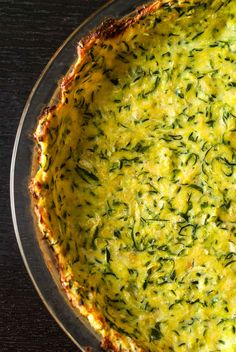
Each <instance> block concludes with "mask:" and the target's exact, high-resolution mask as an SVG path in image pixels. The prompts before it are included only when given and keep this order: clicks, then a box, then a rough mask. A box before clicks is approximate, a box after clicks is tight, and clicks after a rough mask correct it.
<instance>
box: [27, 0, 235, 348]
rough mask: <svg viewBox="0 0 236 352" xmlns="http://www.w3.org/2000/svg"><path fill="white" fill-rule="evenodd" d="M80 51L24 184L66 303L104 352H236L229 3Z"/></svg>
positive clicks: (185, 5) (194, 4) (218, 1)
mask: <svg viewBox="0 0 236 352" xmlns="http://www.w3.org/2000/svg"><path fill="white" fill-rule="evenodd" d="M78 52H79V58H78V62H77V63H76V65H75V67H74V70H73V72H72V73H71V74H70V75H69V77H68V76H67V78H66V79H65V80H64V81H63V83H62V91H61V98H60V101H59V103H58V104H57V105H56V106H54V107H52V108H50V109H47V110H46V111H45V112H44V114H43V115H42V117H41V119H40V121H39V124H38V127H37V130H36V133H35V135H36V139H37V143H38V155H39V156H38V158H39V159H38V165H39V168H38V171H37V173H36V175H35V176H34V177H33V179H32V181H31V191H32V192H33V194H34V196H35V204H36V205H35V208H36V212H37V214H38V219H39V226H40V228H41V231H42V232H43V233H44V236H45V237H46V238H47V239H48V241H49V243H50V245H51V247H52V248H53V250H54V252H55V254H56V256H57V258H58V263H59V268H60V272H61V280H62V283H63V286H64V288H65V289H66V291H67V294H68V297H69V298H70V300H71V301H72V303H73V304H74V305H75V306H76V307H78V308H79V310H80V312H81V313H82V314H84V315H86V316H87V317H88V319H89V321H90V323H91V324H92V326H93V327H94V328H95V330H96V331H98V332H100V333H101V335H102V336H103V343H104V348H107V349H108V348H109V349H110V350H114V351H150V352H159V351H163V352H167V351H176V352H179V351H193V352H197V351H201V352H203V351H204V352H207V351H209V352H215V351H229V352H231V351H232V352H233V351H236V182H235V181H236V0H211V1H209V0H205V1H203V0H202V1H193V0H190V1H182V0H179V1H172V2H170V3H167V2H155V3H154V4H152V5H150V8H149V10H148V11H146V13H145V14H143V15H142V16H141V15H140V16H139V18H138V19H136V20H133V21H130V23H129V24H128V25H126V26H124V28H123V29H122V30H120V31H119V33H115V34H114V33H113V35H109V34H108V35H106V34H104V33H103V34H101V35H100V37H99V36H98V37H96V38H95V39H93V43H92V44H91V45H87V47H86V45H85V47H82V44H80V46H79V50H78ZM104 341H105V342H104Z"/></svg>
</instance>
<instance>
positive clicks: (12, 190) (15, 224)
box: [10, 0, 152, 352]
mask: <svg viewBox="0 0 236 352" xmlns="http://www.w3.org/2000/svg"><path fill="white" fill-rule="evenodd" d="M122 2H123V5H126V8H127V7H128V6H130V8H132V6H133V8H132V11H133V10H134V9H135V8H137V7H139V6H140V5H144V4H147V3H149V2H152V1H150V0H149V1H148V0H146V1H145V0H142V1H138V0H132V1H130V0H129V1H128V3H129V5H127V4H125V3H126V1H124V0H108V1H107V2H106V3H105V4H104V5H103V6H101V7H100V8H99V9H98V10H97V11H95V12H93V13H92V14H91V15H90V16H89V17H88V18H86V19H85V20H84V21H83V22H82V23H81V24H80V25H79V26H78V27H77V28H76V29H75V30H74V31H73V32H72V33H71V34H70V35H69V36H68V37H67V38H66V40H65V41H64V42H63V43H62V45H61V46H60V47H59V48H58V49H57V51H56V52H55V53H54V55H53V56H52V57H51V59H50V60H49V62H48V63H47V65H46V66H45V68H44V69H43V71H42V73H41V74H40V76H39V78H38V79H37V81H36V83H35V84H34V86H33V88H32V90H31V93H30V95H29V97H28V99H27V101H26V104H25V107H24V109H23V112H22V115H21V118H20V121H19V125H18V128H17V133H16V137H15V142H14V147H13V152H12V158H11V167H10V204H11V214H12V221H13V227H14V231H15V236H16V240H17V243H18V247H19V250H20V254H21V257H22V259H23V262H24V265H25V268H26V270H27V272H28V275H29V276H30V279H31V281H32V283H33V285H34V288H35V289H36V291H37V293H38V295H39V296H40V298H41V300H42V302H43V303H44V305H45V306H46V308H47V310H48V311H49V313H50V315H51V316H52V317H53V319H54V320H55V321H56V322H57V324H58V325H59V326H60V327H61V329H62V330H63V331H64V333H65V334H66V335H67V336H68V337H69V338H70V339H71V340H72V341H73V342H74V344H75V345H76V346H77V347H78V348H80V349H81V350H82V351H83V352H86V348H85V347H83V346H82V345H81V343H80V341H78V340H77V339H76V338H75V337H74V336H73V335H72V333H71V332H70V331H69V329H68V328H67V327H65V325H64V324H63V322H62V321H61V320H60V318H59V317H58V316H57V313H56V312H54V310H53V308H52V306H51V305H50V303H49V302H48V301H47V299H46V297H45V292H43V289H42V287H41V286H40V284H39V283H38V282H37V280H36V278H35V276H34V274H33V273H32V269H31V266H30V264H29V259H28V258H27V255H26V253H25V249H24V246H23V243H22V238H21V234H20V231H19V228H18V221H17V214H16V205H15V200H16V196H15V168H16V163H17V160H16V159H17V155H18V154H17V153H18V148H19V143H20V138H21V135H22V132H23V128H24V122H25V120H26V118H27V114H28V111H29V108H30V106H31V103H32V101H33V99H34V96H35V93H36V92H37V89H38V88H39V85H40V84H41V82H42V81H43V79H44V78H45V77H46V75H47V73H48V71H49V69H50V68H51V66H52V65H53V63H54V61H55V60H56V59H57V58H58V56H59V54H60V53H61V52H62V50H63V49H64V48H65V47H66V45H67V44H69V43H70V41H71V40H72V39H73V38H74V37H76V36H77V35H79V33H80V31H81V30H82V29H84V28H85V27H86V25H88V24H89V23H90V22H91V21H93V20H95V22H96V23H95V25H94V26H93V28H96V26H98V25H99V24H100V23H101V22H102V20H101V19H100V18H99V19H96V16H98V15H100V16H103V13H104V17H103V20H104V19H105V18H107V17H111V16H112V5H114V4H116V3H117V4H118V5H117V6H118V7H119V4H120V3H121V5H122ZM109 9H110V10H111V13H109ZM106 10H108V11H106ZM132 11H125V15H128V14H129V13H131V12H132ZM106 12H108V14H107V13H106ZM122 16H124V15H123V14H119V16H118V17H119V18H120V17H122ZM89 32H90V30H88V32H87V34H88V33H89ZM82 37H84V35H83V36H82ZM69 68H70V65H69V66H68V69H69ZM32 154H33V153H32ZM30 163H31V161H30ZM28 176H29V177H30V175H28ZM39 249H40V248H39ZM45 265H46V264H45ZM52 280H53V278H52ZM67 304H68V307H69V306H70V303H69V302H67ZM81 326H82V325H81ZM84 329H86V326H85V325H84ZM87 330H88V331H85V333H86V332H89V330H90V329H89V328H87ZM90 338H91V337H90ZM94 339H96V344H97V345H98V346H99V340H98V339H97V337H95V335H94ZM89 345H90V343H89V341H88V346H89ZM97 351H101V349H100V347H98V348H97V349H96V352H97Z"/></svg>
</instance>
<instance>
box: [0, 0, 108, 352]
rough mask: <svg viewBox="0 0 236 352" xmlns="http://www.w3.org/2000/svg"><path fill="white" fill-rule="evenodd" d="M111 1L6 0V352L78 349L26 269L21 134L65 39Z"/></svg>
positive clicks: (1, 52)
mask: <svg viewBox="0 0 236 352" xmlns="http://www.w3.org/2000/svg"><path fill="white" fill-rule="evenodd" d="M105 2H106V0H69V1H65V0H51V1H49V0H40V1H39V0H33V1H32V0H28V1H23V0H0V17H1V18H0V71H1V72H0V181H1V182H0V351H1V352H6V351H7V352H39V351H40V352H41V351H44V352H75V351H78V349H77V348H76V347H75V346H74V344H73V343H72V342H71V341H70V340H69V338H67V336H66V335H65V334H64V333H63V332H62V331H61V329H60V328H59V327H58V325H57V324H56V322H54V320H53V319H52V318H51V316H50V315H49V313H48V312H47V310H46V308H45V307H44V305H43V303H42V302H41V300H40V298H39V297H38V295H37V293H36V292H35V290H34V287H33V285H32V283H31V281H30V279H29V277H28V274H27V273H26V270H25V267H24V265H23V262H22V259H21V256H20V253H19V250H18V246H17V243H16V240H15V235H14V230H13V226H12V220H11V213H10V201H9V171H10V160H11V154H12V148H13V143H14V138H15V133H16V130H17V126H18V123H19V120H20V116H21V113H22V110H23V108H24V104H25V102H26V100H27V97H28V95H29V93H30V91H31V89H32V87H33V85H34V83H35V81H36V80H37V78H38V76H39V74H40V73H41V71H42V70H43V68H44V66H45V65H46V64H47V62H48V60H49V59H50V57H51V56H52V55H53V53H54V52H55V51H56V49H57V48H58V47H59V46H60V44H61V43H62V42H63V41H64V39H65V38H66V37H67V36H68V35H69V34H70V33H71V32H72V31H73V30H74V29H75V28H76V27H77V26H78V25H79V24H80V23H81V22H82V21H83V20H84V19H85V18H86V17H88V16H89V15H90V14H91V13H92V12H93V11H94V10H96V9H98V8H99V7H100V6H101V5H102V4H104V3H105Z"/></svg>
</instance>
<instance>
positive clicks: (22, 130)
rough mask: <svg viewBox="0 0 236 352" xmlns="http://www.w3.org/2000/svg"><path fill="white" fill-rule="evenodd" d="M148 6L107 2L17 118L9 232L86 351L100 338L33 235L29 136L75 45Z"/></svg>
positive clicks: (135, 0) (49, 303) (70, 41)
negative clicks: (103, 25) (107, 23)
mask: <svg viewBox="0 0 236 352" xmlns="http://www.w3.org/2000/svg"><path fill="white" fill-rule="evenodd" d="M145 3H147V1H146V2H145V1H143V0H142V1H139V0H130V1H124V0H116V1H115V0H114V1H108V2H107V4H105V6H103V7H102V8H101V9H100V10H99V11H97V12H96V13H94V14H93V15H91V17H89V18H88V19H87V20H86V21H85V22H84V23H83V24H81V25H80V26H79V27H78V28H77V29H76V30H75V31H74V32H73V33H72V34H71V35H70V36H69V37H68V38H67V40H66V41H65V42H64V43H63V44H62V46H61V47H60V48H59V49H58V50H57V52H56V53H55V55H54V56H53V57H52V59H51V60H50V62H49V63H48V65H47V66H46V68H45V69H44V71H43V72H42V74H41V76H40V77H39V79H38V81H37V82H36V84H35V86H34V88H33V90H32V92H31V94H30V96H29V98H28V101H27V103H26V105H25V108H24V111H23V114H22V117H21V119H20V123H19V127H18V131H17V135H16V139H15V145H14V149H13V155H12V163H11V175H10V197H11V210H12V218H13V224H14V229H15V233H16V238H17V242H18V245H19V248H20V252H21V255H22V258H23V261H24V263H25V266H26V269H27V271H28V273H29V276H30V278H31V280H32V282H33V284H34V286H35V289H36V290H37V292H38V294H39V296H40V297H41V299H42V301H43V302H44V304H45V305H46V307H47V309H48V310H49V312H50V314H51V315H52V316H53V317H54V319H55V320H56V321H57V323H58V324H59V325H60V326H61V328H62V329H63V330H64V332H65V333H66V334H67V335H68V336H69V337H70V338H71V340H72V341H73V342H74V343H75V344H76V345H77V346H78V347H79V348H81V349H82V351H86V348H87V347H91V348H92V349H93V351H100V350H101V348H100V338H99V336H98V335H97V334H96V333H95V332H94V331H93V330H92V328H90V326H89V324H88V323H87V321H86V320H85V319H84V318H83V317H81V316H80V315H79V314H78V312H77V311H76V310H75V309H74V308H73V307H72V306H71V305H70V303H69V301H68V299H67V297H66V295H65V293H64V292H63V290H62V288H61V283H60V278H59V274H58V271H57V267H56V262H55V259H54V256H53V253H52V251H51V250H50V248H49V247H48V245H47V243H46V241H45V240H43V239H42V235H40V233H39V231H38V230H37V226H36V223H35V219H34V216H33V212H32V205H31V197H30V194H29V190H28V185H29V180H30V177H31V174H32V160H33V155H34V140H33V132H34V130H35V128H36V125H37V121H38V117H39V116H40V114H41V112H42V110H43V108H44V107H46V106H48V105H49V104H51V103H52V99H53V97H56V92H57V88H58V82H59V81H60V79H61V78H62V77H63V76H64V75H65V74H66V73H67V72H68V70H69V69H70V67H71V66H72V64H73V62H74V61H75V59H76V45H77V43H78V42H79V40H81V39H82V38H83V37H86V35H88V34H89V33H90V32H91V31H92V30H93V29H95V28H96V27H97V26H98V25H99V24H100V23H101V22H103V21H104V20H105V19H107V18H110V17H112V18H121V17H123V16H126V15H129V14H130V13H132V12H133V11H134V10H135V9H136V8H137V7H138V6H141V5H144V4H145Z"/></svg>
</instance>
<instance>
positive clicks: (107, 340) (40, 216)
mask: <svg viewBox="0 0 236 352" xmlns="http://www.w3.org/2000/svg"><path fill="white" fill-rule="evenodd" d="M165 3H169V4H171V3H172V1H171V0H170V1H165V0H155V1H153V2H151V3H150V4H148V5H143V6H141V7H138V8H137V9H136V11H135V12H134V13H133V14H131V15H129V16H126V17H124V18H121V19H112V18H109V19H107V20H106V21H104V22H103V23H102V24H101V25H99V26H98V27H97V28H96V29H95V30H94V31H92V32H91V33H90V34H88V35H87V36H86V37H85V38H83V39H82V40H81V41H80V42H79V43H78V46H77V55H78V59H77V61H76V63H75V64H74V65H73V66H72V69H71V70H70V71H69V73H67V75H66V76H65V77H64V78H63V79H62V81H61V83H60V85H59V93H58V100H59V101H58V104H57V105H53V106H48V107H45V108H44V110H43V111H42V113H41V115H40V117H39V122H38V127H39V126H40V131H37V132H36V131H35V133H34V139H35V141H36V144H37V145H36V147H35V152H34V155H35V157H34V160H35V164H37V165H35V166H34V167H33V168H32V173H31V180H30V183H29V191H30V193H31V196H32V197H31V199H32V205H33V209H34V213H35V218H36V222H37V225H38V228H39V232H40V233H41V234H42V235H43V237H45V234H48V235H49V237H50V234H51V230H50V229H49V228H48V226H47V224H46V222H45V221H44V216H47V212H46V211H45V209H43V208H42V207H40V206H39V204H38V203H39V202H38V201H39V199H40V190H41V189H42V187H43V184H42V183H40V182H38V181H37V182H34V177H35V175H36V173H37V167H38V166H39V161H40V157H41V149H40V148H39V146H38V145H39V143H40V142H42V141H44V140H45V137H46V136H47V135H48V133H49V127H50V120H51V118H52V117H53V111H54V110H55V109H58V108H60V106H62V105H63V97H64V92H65V90H66V89H67V88H68V86H69V85H70V83H71V82H72V81H73V79H74V76H75V74H76V71H77V68H78V67H79V66H80V65H81V64H82V62H83V60H84V59H85V57H86V54H87V52H88V51H89V49H90V48H91V47H92V46H93V45H95V44H96V43H97V42H99V41H100V40H102V39H109V38H113V37H115V36H118V35H119V34H121V33H122V32H124V31H125V30H126V29H127V28H128V27H130V26H131V25H133V24H134V23H136V22H138V21H139V20H140V19H141V18H142V17H143V16H145V15H148V14H149V13H151V12H153V11H155V10H157V9H158V8H160V7H161V6H162V5H163V4H165ZM50 114H52V117H51V118H50V119H49V118H47V116H48V115H50ZM54 255H55V257H56V261H57V263H58V265H57V266H58V271H59V275H60V280H61V283H62V288H63V289H64V291H65V293H66V295H67V297H68V299H69V301H70V302H71V304H72V306H73V307H75V308H76V309H77V310H78V311H79V312H80V313H81V314H82V315H84V316H89V314H91V313H93V312H90V311H88V310H87V308H86V307H85V306H84V305H83V303H81V302H75V299H74V298H73V295H72V294H71V293H70V292H69V287H68V282H67V281H66V280H65V277H64V274H63V267H62V265H61V264H60V263H59V258H58V254H56V253H54ZM96 319H97V321H100V323H101V324H102V325H103V328H104V329H106V328H107V323H106V322H105V321H104V318H103V317H101V316H100V317H99V316H96ZM110 329H111V328H110ZM111 330H112V331H113V336H115V337H116V338H117V339H120V338H121V339H122V335H121V334H120V333H119V332H117V331H115V330H114V329H111ZM130 342H131V343H132V340H130ZM101 348H102V349H103V350H105V351H112V352H121V351H124V350H123V349H120V348H119V347H118V346H116V345H115V344H114V343H113V341H111V337H110V334H107V335H105V336H103V338H102V341H101ZM87 350H90V347H87ZM133 351H136V352H142V351H143V352H144V350H143V349H142V348H141V347H138V346H137V345H136V344H135V343H134V344H133Z"/></svg>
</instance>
